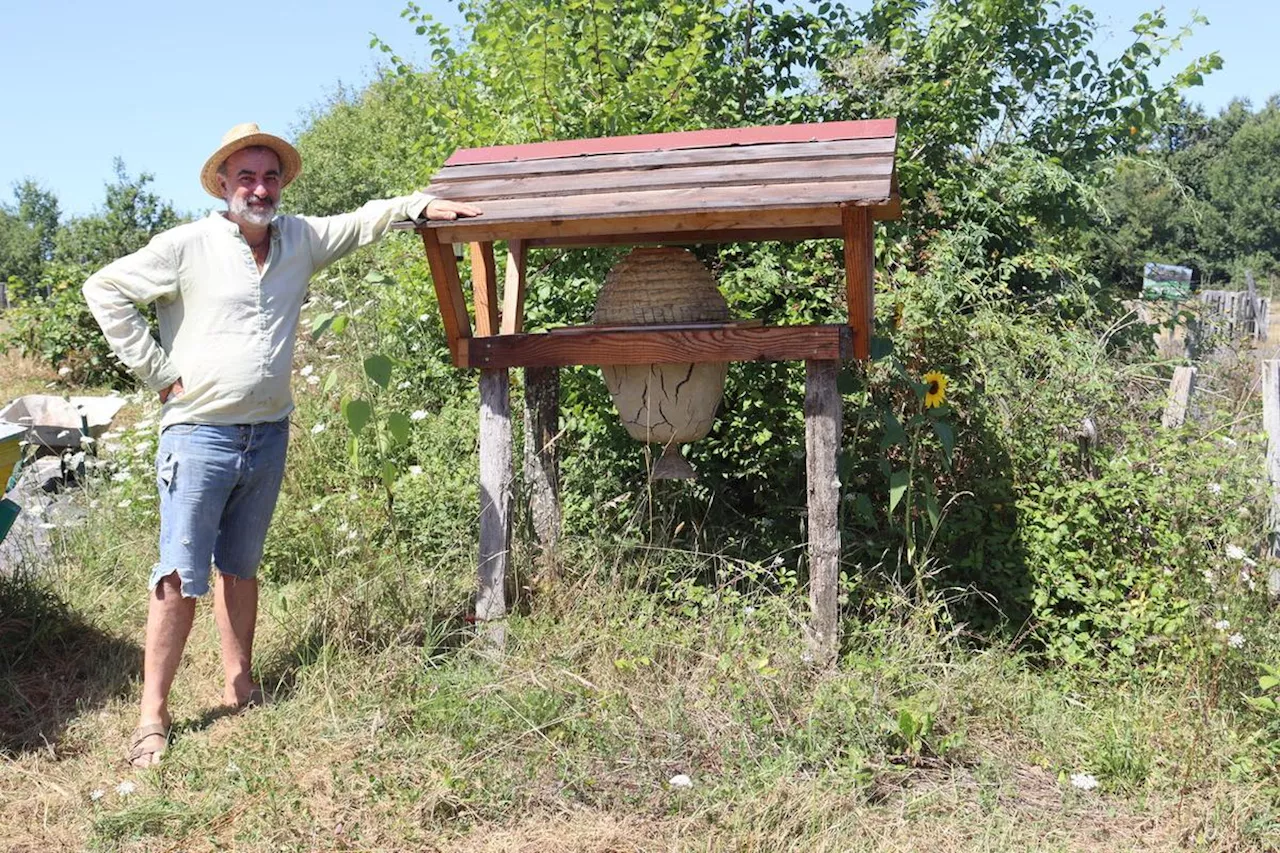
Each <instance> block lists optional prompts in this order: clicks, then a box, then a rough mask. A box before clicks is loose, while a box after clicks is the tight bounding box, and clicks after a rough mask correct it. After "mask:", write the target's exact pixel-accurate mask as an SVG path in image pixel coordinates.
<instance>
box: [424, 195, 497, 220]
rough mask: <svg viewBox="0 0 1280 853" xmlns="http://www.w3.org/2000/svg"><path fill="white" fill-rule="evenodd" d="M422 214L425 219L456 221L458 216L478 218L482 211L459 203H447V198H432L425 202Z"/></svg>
mask: <svg viewBox="0 0 1280 853" xmlns="http://www.w3.org/2000/svg"><path fill="white" fill-rule="evenodd" d="M422 212H423V213H424V214H426V217H427V219H457V218H458V217H459V216H479V215H480V214H481V213H482V212H483V211H481V210H480V208H478V207H476V206H475V205H472V204H463V203H462V202H460V201H449V199H447V198H433V199H431V201H429V202H427V206H426V207H425V208H423V210H422Z"/></svg>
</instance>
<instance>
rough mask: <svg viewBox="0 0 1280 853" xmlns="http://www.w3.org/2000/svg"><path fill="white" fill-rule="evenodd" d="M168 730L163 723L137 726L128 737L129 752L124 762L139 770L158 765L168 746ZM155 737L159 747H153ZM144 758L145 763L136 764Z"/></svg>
mask: <svg viewBox="0 0 1280 853" xmlns="http://www.w3.org/2000/svg"><path fill="white" fill-rule="evenodd" d="M169 728H170V727H169V726H166V725H165V724H164V723H149V724H148V725H145V726H138V727H137V728H136V729H134V730H133V734H131V735H129V752H128V754H127V755H126V756H125V760H127V761H128V762H129V764H130V765H131V766H133V767H137V768H139V769H141V768H144V767H151V766H153V765H155V764H159V763H160V756H162V755H164V751H165V749H166V748H168V746H169ZM157 737H158V738H160V745H159V746H156V745H155V743H156V741H155V738H157ZM144 758H145V759H147V761H146V763H145V764H139V763H138V762H140V761H142V760H143V759H144Z"/></svg>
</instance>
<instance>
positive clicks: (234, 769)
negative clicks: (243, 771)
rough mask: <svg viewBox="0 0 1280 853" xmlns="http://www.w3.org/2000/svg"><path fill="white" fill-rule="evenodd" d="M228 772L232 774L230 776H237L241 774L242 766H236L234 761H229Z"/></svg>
mask: <svg viewBox="0 0 1280 853" xmlns="http://www.w3.org/2000/svg"><path fill="white" fill-rule="evenodd" d="M227 772H228V773H230V774H233V775H234V774H236V773H239V772H240V765H239V764H236V763H235V762H234V761H228V762H227Z"/></svg>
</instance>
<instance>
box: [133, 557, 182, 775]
mask: <svg viewBox="0 0 1280 853" xmlns="http://www.w3.org/2000/svg"><path fill="white" fill-rule="evenodd" d="M195 614H196V600H195V599H194V598H184V597H183V595H182V583H181V581H179V580H178V573H177V572H174V573H172V574H170V575H167V576H165V577H163V578H161V579H160V582H159V583H157V584H156V587H155V589H154V590H152V591H151V596H150V598H149V600H148V603H147V638H146V649H145V656H144V658H143V662H142V708H141V712H140V714H139V716H138V726H139V727H140V728H141V727H142V726H147V725H152V724H158V725H161V726H164V727H166V728H168V726H169V725H170V723H172V722H173V718H172V717H171V716H170V714H169V690H170V688H172V687H173V678H174V676H175V675H176V674H177V672H178V664H179V663H181V661H182V650H183V649H184V648H185V647H186V645H187V636H188V635H189V634H190V633H191V622H192V620H193V619H194V618H195ZM164 745H165V738H164V735H158V734H153V735H149V736H147V737H146V738H144V739H143V740H142V741H140V742H139V743H138V745H137V746H138V747H139V748H138V749H137V750H136V751H137V752H138V753H140V755H139V757H138V758H137V760H136V761H135V762H134V763H135V764H136V765H137V766H139V767H147V766H149V765H151V764H155V763H157V762H159V760H160V751H161V750H163V748H164Z"/></svg>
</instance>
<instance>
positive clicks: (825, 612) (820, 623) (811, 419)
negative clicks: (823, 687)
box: [804, 361, 842, 666]
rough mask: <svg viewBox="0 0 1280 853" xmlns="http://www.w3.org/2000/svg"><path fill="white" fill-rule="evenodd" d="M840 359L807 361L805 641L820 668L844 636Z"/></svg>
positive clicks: (832, 656) (805, 401)
mask: <svg viewBox="0 0 1280 853" xmlns="http://www.w3.org/2000/svg"><path fill="white" fill-rule="evenodd" d="M839 372H840V362H838V361H806V362H805V388H804V438H805V442H804V443H805V474H806V479H807V483H808V499H809V608H810V611H811V613H810V618H809V625H808V629H807V631H806V642H807V645H808V653H809V656H810V657H811V659H812V660H813V662H814V663H815V664H817V665H818V666H829V665H830V664H832V663H833V662H834V661H835V657H836V648H837V645H838V641H839V637H838V636H837V631H838V624H839V623H838V620H837V606H836V597H837V595H838V593H839V585H840V525H839V509H840V478H839V474H838V469H837V467H836V459H837V457H838V456H839V455H840V430H841V420H842V413H841V402H840V392H839V391H838V390H837V388H836V376H837V375H838V374H839Z"/></svg>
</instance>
